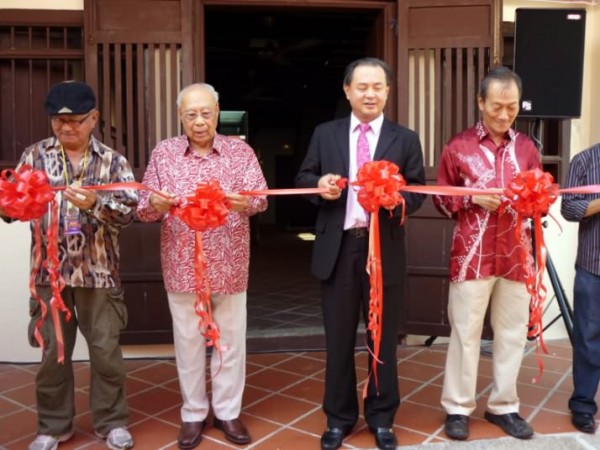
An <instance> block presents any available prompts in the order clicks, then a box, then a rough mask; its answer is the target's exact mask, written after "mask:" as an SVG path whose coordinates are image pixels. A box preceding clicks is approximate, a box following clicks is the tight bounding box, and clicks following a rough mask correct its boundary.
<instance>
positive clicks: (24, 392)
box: [0, 385, 36, 415]
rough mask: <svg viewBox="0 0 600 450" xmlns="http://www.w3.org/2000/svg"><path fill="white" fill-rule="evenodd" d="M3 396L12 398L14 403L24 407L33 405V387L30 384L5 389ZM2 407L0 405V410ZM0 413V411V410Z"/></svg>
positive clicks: (34, 400)
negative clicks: (8, 389)
mask: <svg viewBox="0 0 600 450" xmlns="http://www.w3.org/2000/svg"><path fill="white" fill-rule="evenodd" d="M3 396H4V397H5V398H7V399H9V400H12V401H13V402H15V403H18V404H19V405H21V406H24V407H35V402H36V399H35V389H34V388H33V386H32V385H25V386H22V387H18V388H15V389H12V390H10V391H6V392H5V393H4V394H3ZM0 400H1V399H0ZM1 410H2V407H1V406H0V411H1ZM0 415H1V412H0Z"/></svg>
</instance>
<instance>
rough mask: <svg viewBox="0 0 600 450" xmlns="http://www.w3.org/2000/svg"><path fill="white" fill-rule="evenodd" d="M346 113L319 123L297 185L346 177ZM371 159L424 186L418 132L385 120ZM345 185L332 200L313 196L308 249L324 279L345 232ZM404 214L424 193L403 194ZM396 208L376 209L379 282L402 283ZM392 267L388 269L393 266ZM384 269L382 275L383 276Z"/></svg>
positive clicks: (401, 234) (401, 248) (401, 241)
mask: <svg viewBox="0 0 600 450" xmlns="http://www.w3.org/2000/svg"><path fill="white" fill-rule="evenodd" d="M349 139H350V117H346V118H344V119H339V120H334V121H332V122H327V123H324V124H321V125H319V126H318V127H317V128H316V129H315V131H314V133H313V136H312V138H311V141H310V145H309V148H308V152H307V154H306V157H305V158H304V161H303V162H302V166H301V167H300V171H299V172H298V175H297V176H296V186H297V187H299V188H307V187H316V186H317V183H318V181H319V178H321V177H322V176H323V175H325V174H327V173H332V174H338V175H341V176H342V177H348V175H349V173H348V172H349V165H350V142H349ZM373 159H374V160H386V161H390V162H393V163H395V164H396V165H398V166H399V167H400V173H401V174H402V176H403V177H404V178H405V180H406V182H407V184H412V185H424V184H425V171H424V168H423V152H422V150H421V143H420V141H419V137H418V135H417V134H416V133H415V132H414V131H411V130H409V129H407V128H405V127H403V126H401V125H398V124H396V123H393V122H391V121H389V120H384V121H383V125H382V127H381V133H380V136H379V141H378V143H377V148H376V149H375V154H374V158H373ZM347 192H348V191H347V189H344V191H342V195H341V197H340V198H339V199H337V200H333V201H330V200H324V199H323V198H321V197H320V196H314V197H312V198H311V200H312V201H314V202H316V203H317V204H318V205H319V212H318V215H317V223H316V239H315V244H314V249H313V260H312V272H313V274H314V275H315V276H316V277H317V278H318V279H320V280H327V279H328V278H329V277H330V276H331V273H332V271H333V268H334V266H335V263H336V261H337V257H338V253H339V250H340V246H341V242H342V233H343V231H344V218H345V215H346V201H347V195H348V194H347ZM402 196H403V197H404V200H405V207H406V214H407V215H408V214H411V213H413V212H415V211H416V210H417V209H418V208H419V207H420V206H421V204H422V203H423V200H424V199H425V195H422V194H413V193H402ZM401 216H402V209H401V207H400V206H399V207H397V208H395V209H394V210H393V212H392V217H390V213H389V211H388V210H386V209H383V208H381V209H380V211H379V218H380V231H381V258H382V273H383V280H384V286H387V285H389V284H390V283H392V284H396V283H402V278H403V272H404V270H405V250H404V227H401V226H400V218H401ZM392 268H393V270H392ZM386 272H387V275H388V276H387V277H386Z"/></svg>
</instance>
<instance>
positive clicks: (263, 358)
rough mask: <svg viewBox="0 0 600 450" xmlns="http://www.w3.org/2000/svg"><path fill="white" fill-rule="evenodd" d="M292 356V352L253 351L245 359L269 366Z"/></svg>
mask: <svg viewBox="0 0 600 450" xmlns="http://www.w3.org/2000/svg"><path fill="white" fill-rule="evenodd" d="M294 357H295V355H294V354H293V353H255V354H252V355H248V356H247V357H246V361H248V362H249V363H252V364H254V365H260V366H263V367H271V366H274V365H275V364H279V363H280V362H282V361H285V360H288V359H292V358H294Z"/></svg>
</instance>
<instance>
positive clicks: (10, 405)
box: [0, 375, 35, 417]
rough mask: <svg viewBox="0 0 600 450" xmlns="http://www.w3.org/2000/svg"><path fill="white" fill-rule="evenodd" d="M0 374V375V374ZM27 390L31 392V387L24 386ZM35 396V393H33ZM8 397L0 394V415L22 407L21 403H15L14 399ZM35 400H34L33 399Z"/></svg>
mask: <svg viewBox="0 0 600 450" xmlns="http://www.w3.org/2000/svg"><path fill="white" fill-rule="evenodd" d="M0 376H1V375H0ZM26 389H27V390H28V391H29V392H33V391H32V389H31V388H26ZM34 397H35V394H34ZM9 398H10V397H8V396H7V397H4V396H1V395H0V417H3V416H6V415H8V414H13V413H15V412H17V411H19V410H21V409H23V405H22V404H16V403H15V402H14V400H12V401H11V400H9ZM34 401H35V400H34Z"/></svg>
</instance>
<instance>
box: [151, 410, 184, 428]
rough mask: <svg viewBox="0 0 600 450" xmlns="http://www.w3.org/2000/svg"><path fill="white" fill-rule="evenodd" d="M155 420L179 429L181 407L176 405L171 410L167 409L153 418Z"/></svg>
mask: <svg viewBox="0 0 600 450" xmlns="http://www.w3.org/2000/svg"><path fill="white" fill-rule="evenodd" d="M155 417H156V418H157V419H160V420H164V421H165V422H168V423H170V424H171V425H174V426H176V427H177V429H179V427H180V426H181V405H177V406H175V407H173V408H170V409H167V410H166V411H163V412H161V413H159V414H156V416H155Z"/></svg>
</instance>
